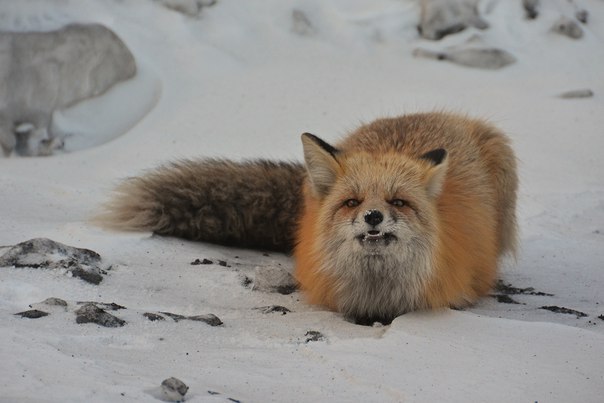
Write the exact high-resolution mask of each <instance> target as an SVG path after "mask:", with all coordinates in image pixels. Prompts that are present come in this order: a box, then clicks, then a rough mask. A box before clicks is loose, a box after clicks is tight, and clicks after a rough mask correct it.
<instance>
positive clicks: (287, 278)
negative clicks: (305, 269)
mask: <svg viewBox="0 0 604 403" xmlns="http://www.w3.org/2000/svg"><path fill="white" fill-rule="evenodd" d="M252 281H253V286H252V290H254V291H262V292H272V293H275V292H276V293H279V294H284V295H288V294H291V293H293V292H294V291H296V290H297V289H298V283H297V282H296V280H295V279H294V276H292V275H291V273H290V272H288V271H287V270H285V269H284V268H282V267H279V266H257V267H256V268H255V269H254V279H253V280H252Z"/></svg>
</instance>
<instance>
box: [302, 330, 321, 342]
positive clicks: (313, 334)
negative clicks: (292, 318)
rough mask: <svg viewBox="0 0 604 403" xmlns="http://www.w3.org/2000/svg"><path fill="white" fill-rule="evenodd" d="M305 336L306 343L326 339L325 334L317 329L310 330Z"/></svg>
mask: <svg viewBox="0 0 604 403" xmlns="http://www.w3.org/2000/svg"><path fill="white" fill-rule="evenodd" d="M304 336H306V343H310V342H311V341H324V340H325V336H323V333H321V332H319V331H316V330H309V331H308V332H306V334H305V335H304Z"/></svg>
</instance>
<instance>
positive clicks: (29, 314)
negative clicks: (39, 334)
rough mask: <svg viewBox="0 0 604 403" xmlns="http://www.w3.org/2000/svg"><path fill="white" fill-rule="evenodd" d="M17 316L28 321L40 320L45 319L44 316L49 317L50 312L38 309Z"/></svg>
mask: <svg viewBox="0 0 604 403" xmlns="http://www.w3.org/2000/svg"><path fill="white" fill-rule="evenodd" d="M15 315H18V316H21V317H22V318H28V319H38V318H43V317H44V316H48V315H49V313H48V312H44V311H40V310H38V309H30V310H29V311H23V312H19V313H16V314H15Z"/></svg>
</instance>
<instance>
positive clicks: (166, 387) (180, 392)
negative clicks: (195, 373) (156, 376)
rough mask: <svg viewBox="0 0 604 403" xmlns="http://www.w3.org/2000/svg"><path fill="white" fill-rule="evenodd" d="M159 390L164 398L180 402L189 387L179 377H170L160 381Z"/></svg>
mask: <svg viewBox="0 0 604 403" xmlns="http://www.w3.org/2000/svg"><path fill="white" fill-rule="evenodd" d="M161 391H162V394H163V397H164V399H165V400H167V401H169V402H180V401H183V400H184V398H185V395H186V394H187V392H188V391H189V387H188V386H187V385H185V383H184V382H183V381H181V380H180V379H178V378H174V377H172V378H168V379H164V380H163V381H162V383H161Z"/></svg>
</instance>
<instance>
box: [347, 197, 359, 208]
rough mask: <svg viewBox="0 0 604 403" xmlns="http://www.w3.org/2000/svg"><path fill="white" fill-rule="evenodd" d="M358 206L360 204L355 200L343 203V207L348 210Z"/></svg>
mask: <svg viewBox="0 0 604 403" xmlns="http://www.w3.org/2000/svg"><path fill="white" fill-rule="evenodd" d="M359 204H361V202H360V201H358V200H357V199H348V200H346V201H345V202H344V205H345V206H346V207H350V208H353V207H357V206H358V205H359Z"/></svg>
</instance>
